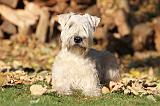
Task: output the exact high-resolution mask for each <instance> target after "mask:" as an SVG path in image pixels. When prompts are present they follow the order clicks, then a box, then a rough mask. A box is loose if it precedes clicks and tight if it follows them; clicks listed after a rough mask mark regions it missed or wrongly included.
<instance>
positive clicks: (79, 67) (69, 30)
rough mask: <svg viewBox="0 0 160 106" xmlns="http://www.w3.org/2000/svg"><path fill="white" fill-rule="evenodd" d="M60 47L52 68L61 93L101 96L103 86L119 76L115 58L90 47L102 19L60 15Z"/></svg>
mask: <svg viewBox="0 0 160 106" xmlns="http://www.w3.org/2000/svg"><path fill="white" fill-rule="evenodd" d="M58 22H59V23H60V25H61V28H62V32H61V36H60V38H61V41H62V46H61V50H60V52H59V53H58V55H57V56H56V58H55V61H54V64H53V68H52V81H53V82H52V84H53V89H55V90H56V91H57V92H58V93H59V94H65V95H70V94H72V93H73V90H81V91H82V94H84V95H85V96H100V95H101V89H100V87H101V85H103V84H106V83H107V82H109V81H111V80H117V79H118V77H119V67H118V64H117V61H116V58H115V57H114V56H113V55H112V54H111V53H109V52H106V51H104V52H100V51H96V50H94V49H91V46H92V44H93V35H92V33H93V32H94V31H95V28H96V26H98V24H99V22H100V18H98V17H96V16H90V15H89V14H84V15H80V14H75V13H68V14H62V15H59V16H58Z"/></svg>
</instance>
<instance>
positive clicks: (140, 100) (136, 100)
mask: <svg viewBox="0 0 160 106" xmlns="http://www.w3.org/2000/svg"><path fill="white" fill-rule="evenodd" d="M156 99H157V102H154V101H152V100H149V99H147V98H146V96H144V97H139V96H133V95H124V94H122V93H110V94H106V95H103V96H102V97H99V98H87V99H86V98H85V97H82V96H78V95H74V96H60V95H57V94H51V93H50V94H45V95H43V96H32V95H30V91H29V86H26V85H21V86H15V87H9V88H4V89H3V90H0V106H57V105H60V106H77V105H83V106H158V105H159V104H160V97H156Z"/></svg>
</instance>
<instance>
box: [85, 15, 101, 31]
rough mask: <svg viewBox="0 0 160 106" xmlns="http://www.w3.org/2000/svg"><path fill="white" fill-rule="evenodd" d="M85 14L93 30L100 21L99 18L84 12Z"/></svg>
mask: <svg viewBox="0 0 160 106" xmlns="http://www.w3.org/2000/svg"><path fill="white" fill-rule="evenodd" d="M85 16H86V17H87V18H88V20H89V22H90V25H91V27H92V28H93V31H95V29H96V27H97V26H98V24H99V22H100V18H98V17H96V16H91V15H89V14H85Z"/></svg>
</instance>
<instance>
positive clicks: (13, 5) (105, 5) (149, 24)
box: [0, 0, 160, 76]
mask: <svg viewBox="0 0 160 106" xmlns="http://www.w3.org/2000/svg"><path fill="white" fill-rule="evenodd" d="M67 12H76V13H89V14H91V15H95V16H98V17H100V18H101V22H100V24H99V26H98V28H97V29H96V32H95V33H94V46H93V48H96V49H97V50H108V51H111V52H112V53H114V54H115V55H116V56H117V59H118V60H119V63H120V64H121V68H122V70H123V71H124V72H126V71H127V72H128V71H130V70H131V71H133V74H135V76H136V75H139V74H140V73H139V72H141V71H144V70H147V71H148V72H149V74H150V75H154V74H155V73H156V75H159V74H158V73H160V0H0V71H1V72H5V71H14V70H16V69H17V67H23V70H24V71H40V70H51V65H52V63H53V62H54V57H55V55H56V54H57V52H58V51H59V49H60V45H61V44H60V42H59V35H60V32H61V28H60V25H59V24H58V22H57V15H58V14H62V13H67ZM137 70H138V71H137Z"/></svg>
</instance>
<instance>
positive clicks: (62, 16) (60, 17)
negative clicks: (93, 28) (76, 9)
mask: <svg viewBox="0 0 160 106" xmlns="http://www.w3.org/2000/svg"><path fill="white" fill-rule="evenodd" d="M74 14H75V13H72V12H70V13H67V14H60V15H58V23H59V24H60V25H61V27H62V29H63V28H64V26H65V25H66V23H67V21H68V20H69V19H70V17H71V16H72V15H74Z"/></svg>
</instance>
